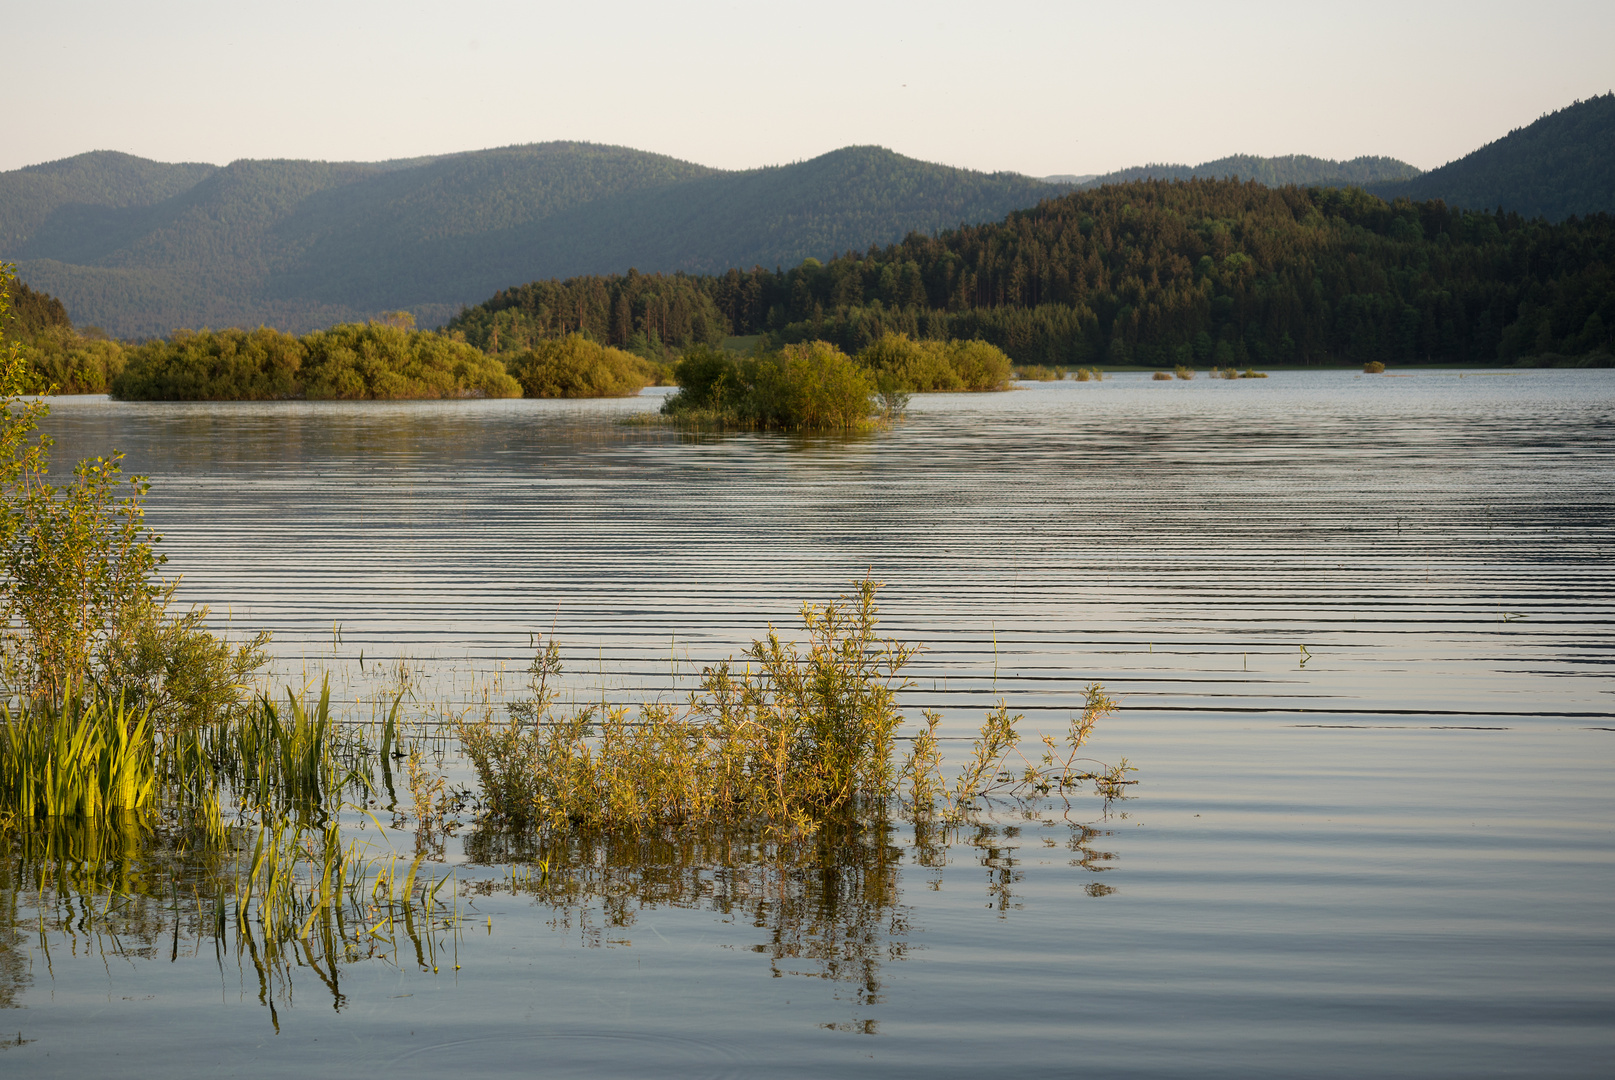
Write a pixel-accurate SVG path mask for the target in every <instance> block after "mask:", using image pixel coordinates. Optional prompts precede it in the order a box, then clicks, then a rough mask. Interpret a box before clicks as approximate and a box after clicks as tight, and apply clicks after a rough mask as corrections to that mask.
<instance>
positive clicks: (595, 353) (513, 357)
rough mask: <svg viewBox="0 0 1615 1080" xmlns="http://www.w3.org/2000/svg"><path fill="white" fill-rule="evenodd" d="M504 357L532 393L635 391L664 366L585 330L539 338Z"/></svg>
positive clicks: (586, 395) (588, 394)
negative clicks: (591, 337)
mask: <svg viewBox="0 0 1615 1080" xmlns="http://www.w3.org/2000/svg"><path fill="white" fill-rule="evenodd" d="M504 361H505V365H506V367H507V368H509V370H510V373H511V374H512V375H514V376H515V377H516V381H517V382H519V383H521V388H522V393H523V394H524V395H525V396H527V397H531V398H600V397H632V396H633V395H634V394H637V393H639V392H640V391H641V390H643V389H644V388H645V387H647V386H652V385H654V384H655V383H657V382H658V381H659V380H660V378H661V375H662V371H663V369H662V368H660V367H659V366H658V365H656V364H653V363H651V362H650V361H649V360H646V359H645V358H644V357H641V356H635V355H634V354H633V353H630V352H624V351H623V350H621V349H613V348H611V347H609V346H606V345H601V344H598V343H597V342H593V341H590V340H589V339H588V338H586V337H584V336H583V335H582V334H569V335H567V336H566V337H564V338H558V339H553V340H547V341H540V342H538V343H537V344H535V345H534V346H533V347H532V348H530V349H524V350H523V351H521V352H519V353H509V354H506V356H505V357H504Z"/></svg>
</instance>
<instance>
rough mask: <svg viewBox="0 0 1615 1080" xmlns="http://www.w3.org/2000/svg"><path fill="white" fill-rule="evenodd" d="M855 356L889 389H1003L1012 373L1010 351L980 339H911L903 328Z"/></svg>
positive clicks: (921, 390) (907, 390) (1006, 386)
mask: <svg viewBox="0 0 1615 1080" xmlns="http://www.w3.org/2000/svg"><path fill="white" fill-rule="evenodd" d="M858 362H859V363H860V364H862V365H863V366H864V367H866V368H868V369H869V370H870V371H872V372H874V373H875V374H876V378H877V381H878V382H881V383H882V384H883V388H884V383H885V382H886V381H888V380H889V381H891V383H892V384H893V388H894V389H897V390H901V391H904V392H908V393H916V394H927V393H936V392H942V391H957V390H1006V389H1008V388H1009V379H1010V374H1011V365H1010V360H1009V357H1008V356H1006V355H1005V354H1004V352H1003V350H1001V349H999V348H997V347H996V346H993V345H989V344H987V343H986V342H985V341H948V342H942V341H915V340H914V339H912V338H910V337H909V336H908V335H907V334H885V335H883V336H881V337H880V338H878V339H877V340H875V341H874V342H872V343H871V344H870V345H869V346H868V347H867V348H865V349H864V350H863V351H862V352H860V353H859V354H858ZM1051 377H1052V376H1051Z"/></svg>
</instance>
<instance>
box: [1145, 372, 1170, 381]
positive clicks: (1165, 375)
mask: <svg viewBox="0 0 1615 1080" xmlns="http://www.w3.org/2000/svg"><path fill="white" fill-rule="evenodd" d="M1150 378H1151V379H1153V380H1154V381H1155V382H1171V381H1172V373H1171V372H1169V371H1157V372H1156V373H1155V374H1153V375H1151V376H1150Z"/></svg>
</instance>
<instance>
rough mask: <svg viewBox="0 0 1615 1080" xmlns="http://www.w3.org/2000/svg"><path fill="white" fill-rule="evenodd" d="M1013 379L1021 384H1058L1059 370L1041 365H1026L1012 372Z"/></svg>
mask: <svg viewBox="0 0 1615 1080" xmlns="http://www.w3.org/2000/svg"><path fill="white" fill-rule="evenodd" d="M1014 375H1015V378H1017V379H1019V380H1021V381H1022V382H1058V381H1059V379H1060V369H1059V368H1051V367H1044V366H1043V365H1041V364H1028V365H1027V366H1025V367H1018V368H1016V369H1015V371H1014Z"/></svg>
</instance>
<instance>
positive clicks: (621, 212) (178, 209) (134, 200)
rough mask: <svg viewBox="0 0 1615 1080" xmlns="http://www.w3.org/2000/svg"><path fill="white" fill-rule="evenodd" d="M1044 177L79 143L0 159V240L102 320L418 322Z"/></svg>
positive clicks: (854, 164) (832, 236)
mask: <svg viewBox="0 0 1615 1080" xmlns="http://www.w3.org/2000/svg"><path fill="white" fill-rule="evenodd" d="M30 170H32V172H30ZM36 174H37V175H36ZM1048 193H1049V189H1048V187H1047V185H1044V184H1043V183H1042V182H1041V181H1038V180H1035V179H1033V178H1031V177H1024V176H1021V175H1019V174H1015V173H978V172H972V171H970V170H965V169H956V168H952V167H950V166H943V165H935V164H931V163H927V162H921V161H917V160H915V159H912V158H907V157H904V156H903V155H900V154H896V153H894V152H892V151H890V150H885V149H882V148H878V147H846V148H843V149H841V150H836V151H831V152H830V153H828V154H824V155H820V156H819V157H817V158H812V159H809V160H808V161H804V162H796V163H793V164H790V165H778V166H769V167H765V168H760V169H749V170H740V171H726V170H720V169H714V168H711V167H708V166H703V165H698V164H695V163H692V162H685V161H680V160H679V159H676V158H672V157H668V156H666V155H660V154H651V153H648V152H645V151H639V150H634V149H632V148H628V147H612V146H604V145H601V144H594V143H578V142H552V143H536V144H525V145H519V146H511V147H498V148H494V149H491V150H481V151H468V152H466V153H462V154H450V155H441V156H437V157H431V158H421V159H410V160H407V161H403V162H386V163H364V162H312V161H299V160H255V159H243V160H241V161H236V162H232V163H230V164H229V165H224V166H214V165H196V164H184V165H165V164H164V163H161V162H150V161H147V160H145V159H141V158H134V157H132V156H130V155H124V154H117V153H115V152H108V151H94V152H91V153H90V154H86V155H79V156H78V157H77V158H69V159H62V160H61V161H59V162H52V163H46V164H45V165H43V166H29V167H28V168H27V169H25V170H14V171H13V172H10V173H0V237H3V238H4V239H3V240H0V256H3V257H5V258H8V259H12V260H14V261H16V262H17V264H18V268H19V270H20V271H21V272H22V274H23V276H24V277H25V278H26V279H27V280H28V281H29V282H30V283H31V284H33V285H35V286H36V287H37V288H40V289H42V290H44V291H48V292H50V293H52V294H54V295H56V296H58V297H60V298H61V299H62V300H63V301H64V302H65V303H66V304H67V306H68V309H69V310H70V311H71V312H72V314H73V317H74V319H75V320H76V321H78V322H80V323H94V324H98V325H101V326H103V327H105V328H106V329H107V330H108V331H110V332H112V333H114V334H118V335H123V336H149V335H152V334H164V333H167V332H169V331H170V330H172V329H174V328H175V327H177V326H192V327H196V326H200V325H204V324H205V325H211V326H215V327H217V326H228V325H246V326H252V325H257V324H259V323H263V322H273V323H275V324H276V325H278V326H280V327H282V328H285V329H291V330H308V329H313V328H315V327H317V326H323V325H329V323H330V322H331V321H333V320H343V319H363V318H366V317H369V316H372V315H375V314H378V313H380V312H383V311H390V310H398V309H403V310H409V311H411V312H412V313H414V314H415V315H416V317H417V319H418V321H420V322H421V323H422V324H424V325H432V324H436V323H440V322H442V321H444V320H445V319H447V318H448V317H450V316H451V315H452V314H453V313H454V312H455V311H457V310H458V309H459V308H460V307H461V306H462V305H464V304H468V303H475V302H476V301H477V300H479V299H481V298H482V297H484V296H486V295H487V294H488V293H490V292H492V291H494V290H495V289H497V288H500V287H502V286H504V285H506V284H508V283H509V282H510V281H513V280H528V279H533V278H541V277H551V276H563V277H564V276H572V275H576V274H584V273H595V272H606V271H610V270H614V269H618V268H622V267H626V266H640V267H642V268H643V269H646V270H647V271H669V272H671V271H676V270H680V269H683V270H688V271H715V270H721V269H724V268H726V267H728V266H730V265H734V264H737V263H740V264H746V265H749V264H752V263H762V262H767V263H770V264H793V265H794V264H795V263H796V262H800V261H801V259H803V258H805V257H807V256H810V255H814V256H819V257H826V258H827V257H830V256H832V255H834V254H837V253H839V252H840V251H842V250H845V249H847V248H850V247H856V248H860V249H861V248H863V247H866V246H868V245H869V244H871V243H876V242H882V243H885V242H891V241H894V240H897V239H900V238H901V237H902V236H904V235H907V234H908V233H909V232H912V231H915V230H921V231H934V230H937V229H942V228H952V227H955V226H957V225H959V224H961V223H968V222H974V221H985V220H994V219H997V218H1001V217H1002V216H1003V215H1004V214H1006V213H1008V212H1009V211H1010V210H1013V209H1018V208H1021V207H1024V206H1030V205H1033V204H1035V203H1036V202H1037V200H1038V199H1039V198H1042V197H1043V196H1045V195H1047V194H1048Z"/></svg>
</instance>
